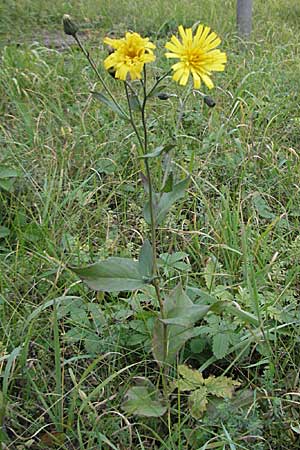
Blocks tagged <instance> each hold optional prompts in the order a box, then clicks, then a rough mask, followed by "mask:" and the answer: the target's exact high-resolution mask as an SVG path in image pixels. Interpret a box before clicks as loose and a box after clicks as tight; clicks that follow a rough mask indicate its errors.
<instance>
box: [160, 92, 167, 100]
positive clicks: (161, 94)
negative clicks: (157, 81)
mask: <svg viewBox="0 0 300 450" xmlns="http://www.w3.org/2000/svg"><path fill="white" fill-rule="evenodd" d="M157 98H159V100H168V98H170V95H169V94H167V93H166V92H160V93H159V94H157Z"/></svg>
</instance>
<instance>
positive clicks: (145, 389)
mask: <svg viewBox="0 0 300 450" xmlns="http://www.w3.org/2000/svg"><path fill="white" fill-rule="evenodd" d="M160 397H161V396H160V393H159V392H158V391H157V389H156V388H155V386H153V385H152V383H151V384H149V383H145V385H141V386H134V387H131V388H130V389H129V390H128V391H127V392H126V395H125V401H124V402H123V405H122V409H123V410H124V411H125V412H126V413H128V414H135V415H138V416H143V417H161V416H163V415H164V414H165V412H166V411H167V408H166V406H164V405H163V404H162V401H161V398H160Z"/></svg>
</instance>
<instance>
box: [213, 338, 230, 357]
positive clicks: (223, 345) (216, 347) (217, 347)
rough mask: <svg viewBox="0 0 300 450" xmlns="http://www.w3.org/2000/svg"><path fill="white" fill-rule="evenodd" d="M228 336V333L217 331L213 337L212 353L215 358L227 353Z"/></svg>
mask: <svg viewBox="0 0 300 450" xmlns="http://www.w3.org/2000/svg"><path fill="white" fill-rule="evenodd" d="M229 341H230V336H229V334H228V333H218V334H215V335H214V337H213V353H214V355H215V357H216V358H218V359H222V358H224V357H225V356H226V355H227V352H228V347H229Z"/></svg>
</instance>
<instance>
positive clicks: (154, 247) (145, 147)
mask: <svg viewBox="0 0 300 450" xmlns="http://www.w3.org/2000/svg"><path fill="white" fill-rule="evenodd" d="M146 81H147V76H146V70H145V67H144V79H143V81H142V87H143V101H142V105H141V116H142V125H143V132H144V136H143V138H144V139H142V138H141V136H140V133H139V131H138V129H137V127H136V124H135V122H134V118H133V113H132V108H131V105H130V102H129V91H128V88H130V87H129V86H128V83H127V82H125V92H126V97H127V102H128V109H129V117H130V123H131V125H132V127H133V129H134V132H135V134H136V136H137V139H138V142H139V145H140V147H141V150H142V152H143V154H144V155H145V154H146V153H147V152H148V134H147V123H146V103H147V98H148V96H147V90H146ZM156 85H157V84H156ZM144 164H145V169H146V176H147V181H148V190H149V205H150V220H151V243H152V252H153V278H154V279H153V286H154V288H155V293H156V297H157V300H158V303H159V309H160V315H161V318H162V319H164V318H165V310H164V302H163V298H162V295H161V290H160V286H159V280H158V278H157V275H158V268H157V242H156V220H155V214H154V202H153V200H154V190H153V183H152V176H151V170H150V165H149V161H148V158H144ZM163 348H164V349H163V360H164V361H165V360H166V356H167V348H168V341H167V325H166V324H163ZM166 374H167V366H166V365H165V364H164V366H163V374H162V383H163V390H164V394H165V395H166V389H167V383H166Z"/></svg>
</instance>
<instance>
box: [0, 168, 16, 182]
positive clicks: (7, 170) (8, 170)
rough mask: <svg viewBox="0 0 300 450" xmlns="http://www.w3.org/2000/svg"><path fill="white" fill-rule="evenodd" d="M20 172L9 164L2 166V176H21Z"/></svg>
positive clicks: (0, 175) (0, 169)
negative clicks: (8, 165)
mask: <svg viewBox="0 0 300 450" xmlns="http://www.w3.org/2000/svg"><path fill="white" fill-rule="evenodd" d="M19 175H20V174H19V172H18V171H17V170H16V169H12V168H10V167H7V166H2V165H1V166H0V178H1V179H3V178H4V179H5V178H17V177H18V176H19Z"/></svg>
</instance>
